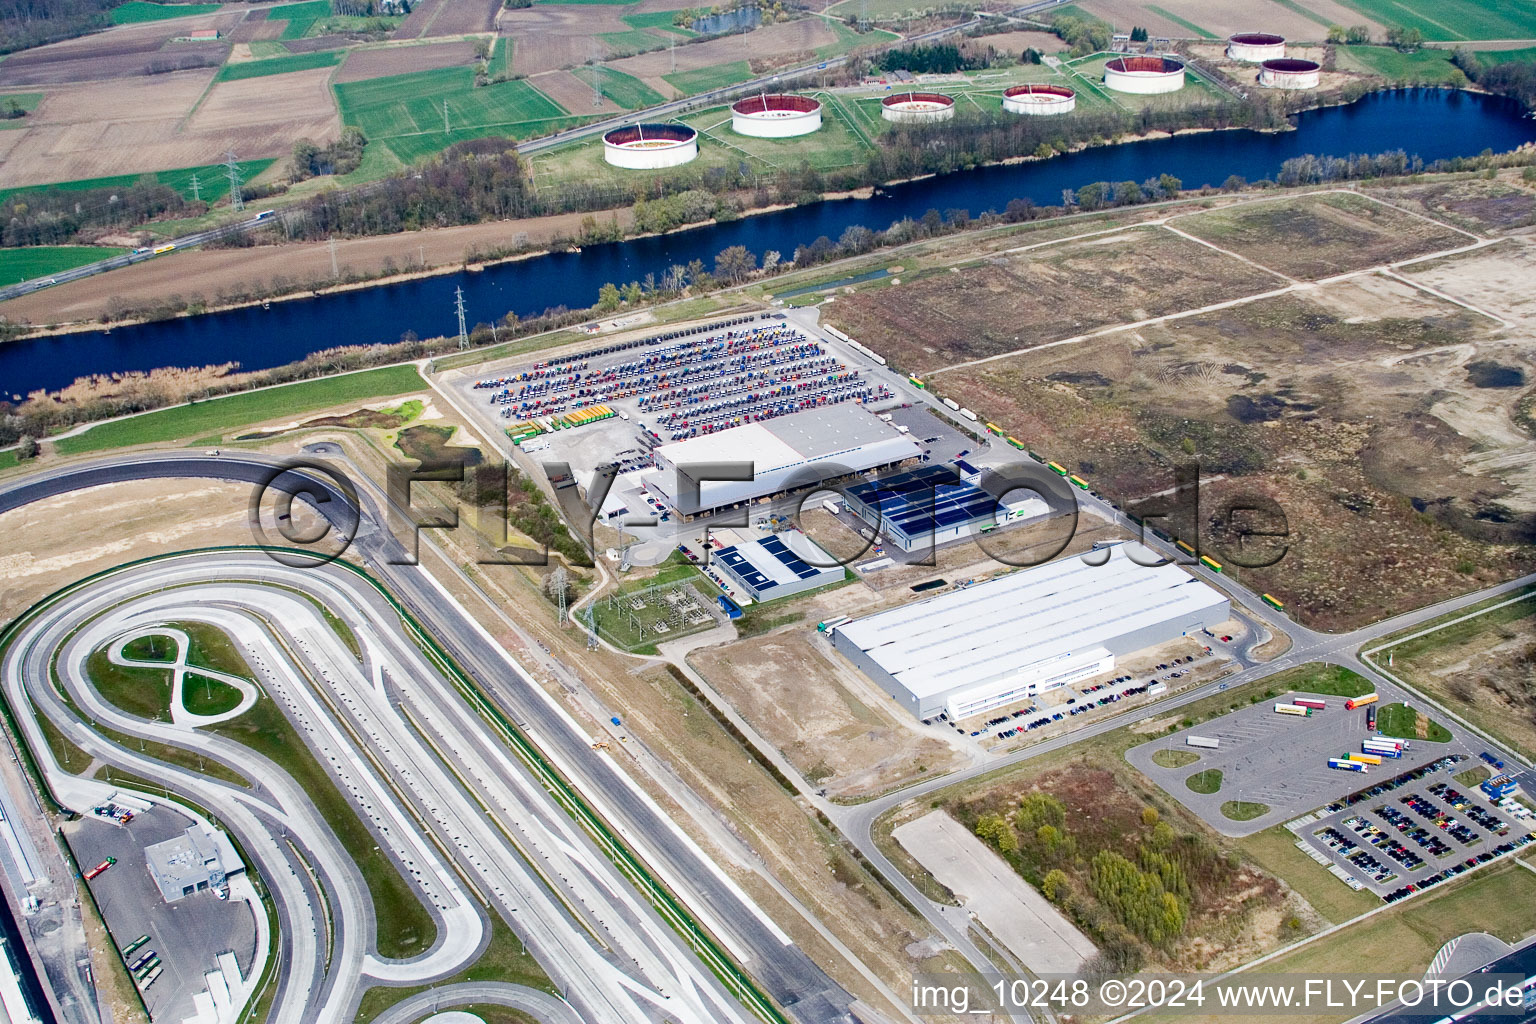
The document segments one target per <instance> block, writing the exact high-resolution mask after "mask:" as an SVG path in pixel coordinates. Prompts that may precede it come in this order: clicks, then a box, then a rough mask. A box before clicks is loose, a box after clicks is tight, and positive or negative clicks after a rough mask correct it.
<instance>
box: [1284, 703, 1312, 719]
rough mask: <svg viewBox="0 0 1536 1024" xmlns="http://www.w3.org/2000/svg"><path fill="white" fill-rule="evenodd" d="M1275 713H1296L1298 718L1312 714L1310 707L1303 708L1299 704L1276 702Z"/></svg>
mask: <svg viewBox="0 0 1536 1024" xmlns="http://www.w3.org/2000/svg"><path fill="white" fill-rule="evenodd" d="M1275 714H1277V715H1296V716H1298V717H1300V718H1307V717H1309V716H1310V715H1311V714H1312V709H1311V708H1304V707H1302V706H1301V705H1300V704H1276V705H1275Z"/></svg>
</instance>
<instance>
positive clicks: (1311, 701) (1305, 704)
mask: <svg viewBox="0 0 1536 1024" xmlns="http://www.w3.org/2000/svg"><path fill="white" fill-rule="evenodd" d="M1291 703H1292V704H1295V705H1296V706H1297V707H1301V708H1311V709H1312V710H1313V711H1323V710H1326V709H1327V707H1328V702H1327V701H1325V700H1318V699H1317V698H1316V697H1297V698H1296V699H1295V700H1294V701H1292V702H1291Z"/></svg>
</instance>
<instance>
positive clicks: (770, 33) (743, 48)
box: [613, 18, 837, 80]
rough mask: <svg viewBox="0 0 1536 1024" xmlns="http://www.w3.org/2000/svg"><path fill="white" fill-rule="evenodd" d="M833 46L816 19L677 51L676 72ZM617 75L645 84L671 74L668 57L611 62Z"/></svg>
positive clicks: (663, 54)
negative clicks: (639, 80) (624, 74)
mask: <svg viewBox="0 0 1536 1024" xmlns="http://www.w3.org/2000/svg"><path fill="white" fill-rule="evenodd" d="M835 42H837V36H836V35H835V34H834V33H833V31H832V30H831V29H829V28H827V26H826V24H825V23H824V22H823V21H822V20H821V19H820V18H802V19H800V20H799V21H786V22H780V23H779V24H777V25H765V26H764V27H762V28H759V29H753V30H752V31H751V32H748V33H746V34H744V35H735V36H722V37H721V38H719V39H710V40H708V41H706V42H702V43H694V44H690V45H688V46H679V47H678V48H677V70H679V71H692V70H694V69H696V68H706V67H710V66H711V65H714V64H724V63H726V62H728V61H735V60H760V59H765V58H771V57H773V56H775V55H777V54H789V53H802V52H804V51H806V50H814V49H816V48H817V47H818V46H826V45H828V44H830V43H835ZM613 66H614V67H615V68H617V69H618V70H620V71H626V72H628V73H629V74H631V75H635V76H637V77H639V78H644V79H647V80H651V79H660V78H661V76H662V75H668V74H671V73H672V56H671V53H669V52H668V51H666V50H656V51H653V52H651V53H641V54H637V55H636V56H633V57H626V58H624V59H623V60H618V61H614V62H613Z"/></svg>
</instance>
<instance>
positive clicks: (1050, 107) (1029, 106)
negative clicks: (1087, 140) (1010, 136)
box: [1003, 85, 1077, 114]
mask: <svg viewBox="0 0 1536 1024" xmlns="http://www.w3.org/2000/svg"><path fill="white" fill-rule="evenodd" d="M1076 106H1077V93H1075V92H1073V91H1072V90H1071V89H1068V88H1067V87H1066V86H1064V85H1016V86H1014V87H1013V88H1012V89H1008V90H1006V91H1005V92H1004V93H1003V109H1004V110H1006V111H1008V113H1010V114H1069V113H1071V112H1072V109H1073V108H1074V107H1076Z"/></svg>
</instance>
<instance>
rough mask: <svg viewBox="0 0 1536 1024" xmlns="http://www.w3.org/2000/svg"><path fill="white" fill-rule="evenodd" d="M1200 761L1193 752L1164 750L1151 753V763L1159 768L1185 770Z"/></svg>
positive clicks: (1198, 756)
mask: <svg viewBox="0 0 1536 1024" xmlns="http://www.w3.org/2000/svg"><path fill="white" fill-rule="evenodd" d="M1198 760H1200V755H1199V754H1197V753H1195V752H1194V751H1193V750H1172V749H1165V750H1159V751H1156V752H1155V753H1153V755H1152V763H1153V764H1155V765H1157V766H1158V767H1160V768H1187V767H1189V766H1190V765H1192V764H1194V763H1195V762H1196V761H1198Z"/></svg>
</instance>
